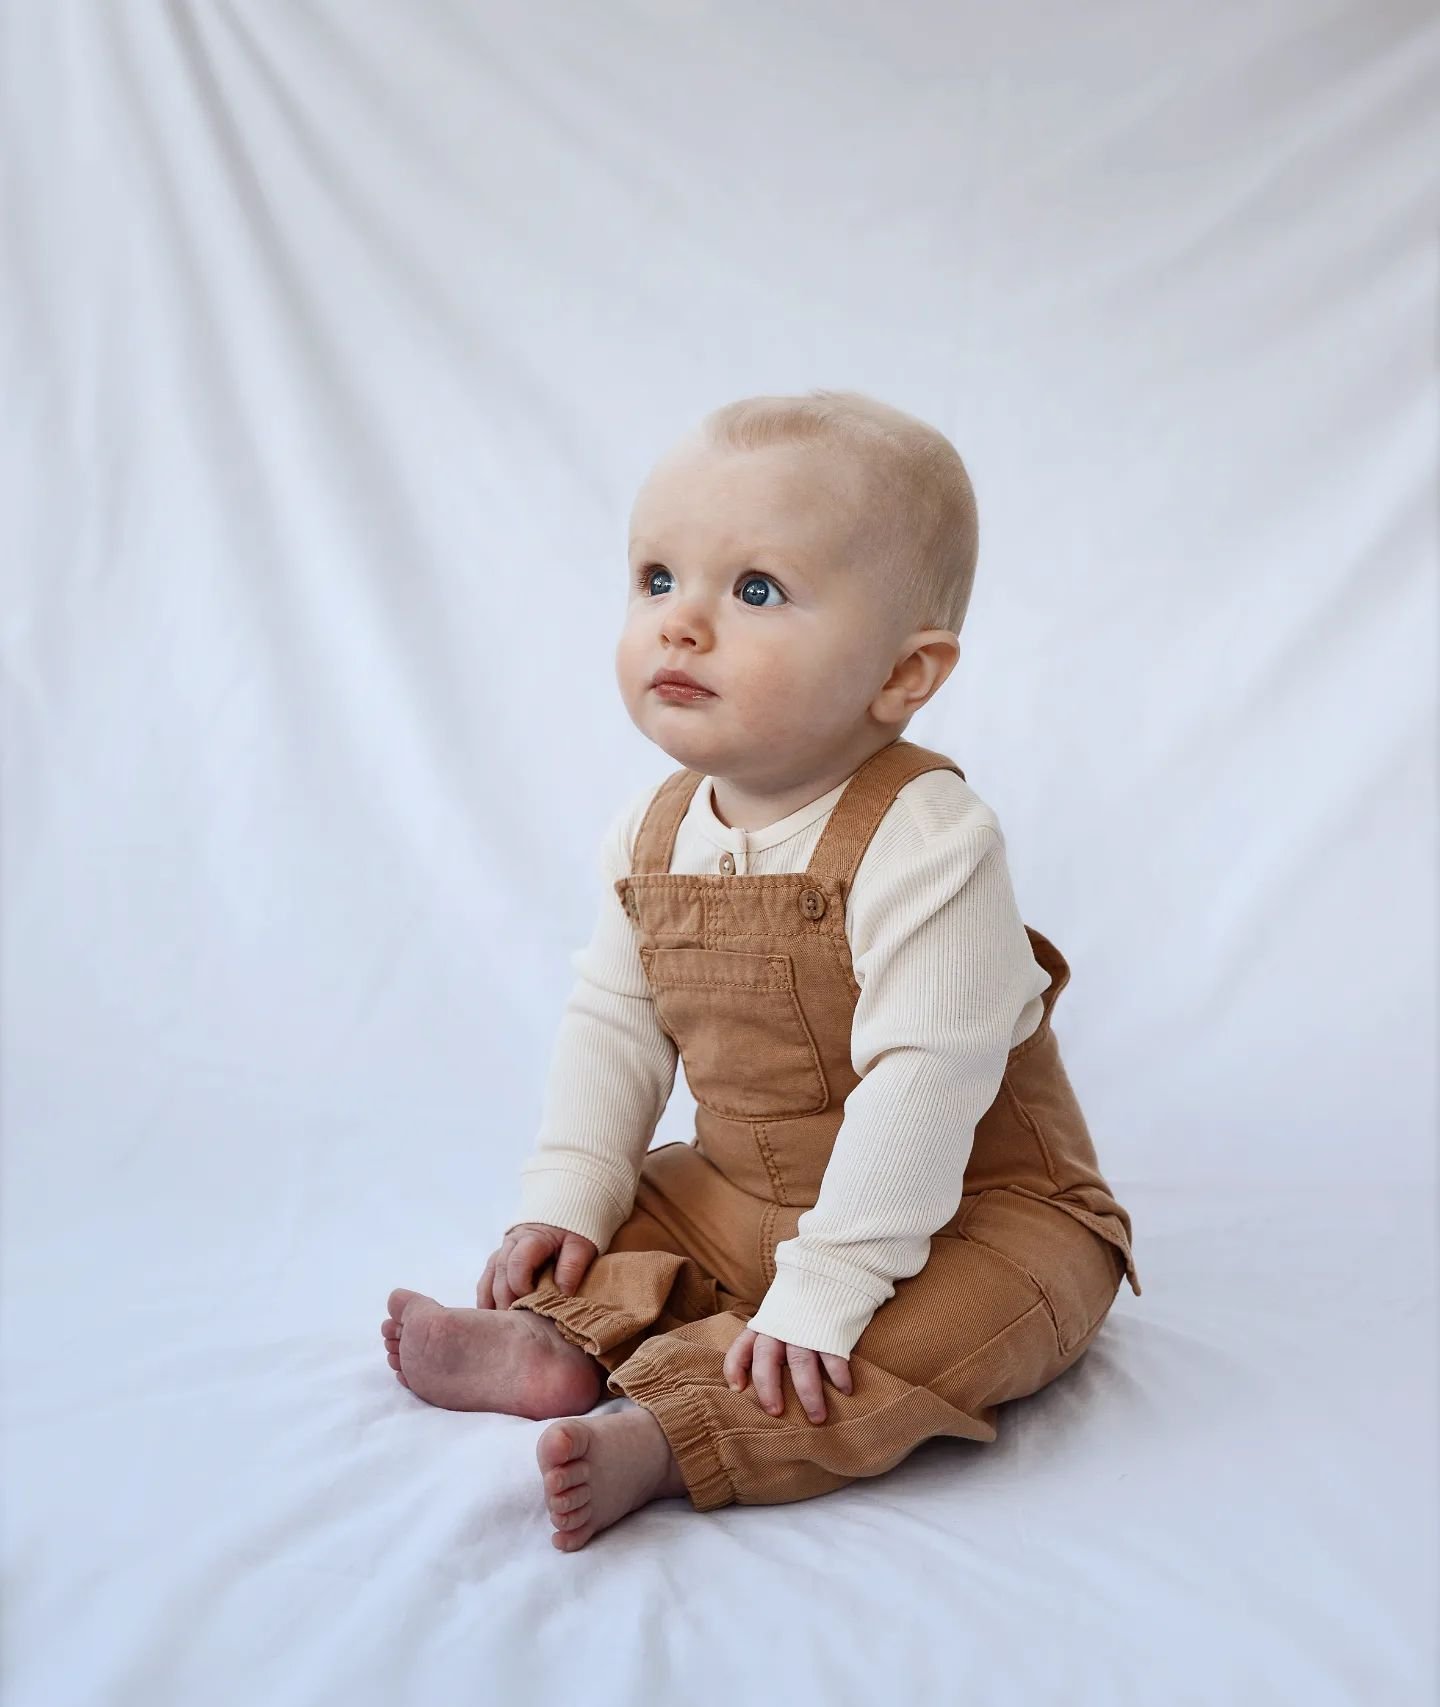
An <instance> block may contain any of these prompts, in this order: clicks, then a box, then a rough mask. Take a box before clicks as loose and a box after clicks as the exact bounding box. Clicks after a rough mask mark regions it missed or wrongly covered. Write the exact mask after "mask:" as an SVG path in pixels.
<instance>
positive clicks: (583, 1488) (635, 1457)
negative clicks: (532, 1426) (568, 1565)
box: [535, 1404, 686, 1553]
mask: <svg viewBox="0 0 1440 1707" xmlns="http://www.w3.org/2000/svg"><path fill="white" fill-rule="evenodd" d="M535 1457H536V1460H537V1462H538V1463H539V1465H540V1469H541V1471H542V1472H543V1475H544V1481H545V1503H546V1505H547V1506H548V1507H549V1509H550V1521H551V1523H553V1524H554V1525H555V1529H556V1533H555V1534H554V1535H552V1536H551V1537H550V1540H551V1543H552V1544H553V1545H554V1546H556V1547H558V1548H559V1549H560V1550H561V1552H564V1553H573V1552H575V1551H576V1550H577V1549H578V1548H580V1547H583V1546H584V1545H585V1543H586V1542H587V1541H588V1540H589V1539H590V1538H591V1536H592V1535H594V1534H596V1533H597V1531H599V1530H601V1529H606V1528H608V1527H609V1526H610V1525H611V1524H612V1523H615V1522H618V1520H619V1519H620V1518H622V1517H624V1516H626V1514H627V1513H629V1512H632V1511H635V1510H636V1509H637V1508H638V1507H640V1506H642V1505H645V1504H647V1503H648V1502H649V1501H650V1500H658V1499H666V1498H670V1497H675V1496H680V1495H684V1494H685V1493H686V1488H685V1479H684V1477H683V1476H681V1474H680V1466H679V1465H678V1464H677V1463H676V1462H675V1454H674V1453H673V1452H672V1451H671V1450H670V1442H669V1441H668V1440H666V1438H665V1431H664V1430H663V1429H662V1428H661V1427H660V1424H659V1423H658V1422H657V1421H656V1420H655V1417H654V1416H653V1414H652V1413H651V1412H649V1411H647V1410H646V1409H645V1407H644V1406H643V1405H635V1404H627V1405H626V1406H625V1408H624V1409H623V1410H619V1411H614V1412H612V1413H611V1414H610V1415H608V1416H603V1417H592V1418H589V1419H587V1420H584V1421H582V1420H581V1419H580V1418H579V1417H566V1419H565V1421H564V1422H557V1423H552V1424H551V1426H550V1427H549V1428H547V1429H546V1430H545V1432H544V1434H542V1435H541V1436H540V1440H539V1442H538V1444H537V1445H536V1448H535Z"/></svg>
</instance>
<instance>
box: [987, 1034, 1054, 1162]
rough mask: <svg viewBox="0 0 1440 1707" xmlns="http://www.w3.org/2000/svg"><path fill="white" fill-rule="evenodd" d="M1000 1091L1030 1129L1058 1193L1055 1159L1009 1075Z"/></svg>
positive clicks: (1002, 1080) (1038, 1123)
mask: <svg viewBox="0 0 1440 1707" xmlns="http://www.w3.org/2000/svg"><path fill="white" fill-rule="evenodd" d="M1021 1048H1022V1049H1023V1048H1024V1044H1022V1045H1021ZM1000 1090H1001V1092H1002V1094H1003V1095H1004V1096H1005V1097H1007V1098H1008V1099H1009V1102H1010V1105H1011V1107H1012V1108H1013V1109H1014V1110H1015V1113H1016V1114H1017V1115H1018V1116H1019V1117H1020V1122H1021V1124H1022V1125H1024V1126H1027V1127H1028V1128H1029V1129H1030V1132H1031V1133H1032V1135H1033V1136H1034V1139H1035V1142H1036V1144H1037V1145H1038V1146H1039V1150H1040V1160H1041V1162H1042V1163H1043V1164H1044V1167H1045V1173H1046V1176H1047V1177H1048V1179H1049V1181H1050V1183H1051V1185H1053V1186H1054V1187H1055V1189H1056V1191H1059V1189H1060V1180H1059V1178H1058V1176H1057V1175H1056V1172H1055V1159H1054V1157H1053V1156H1052V1155H1051V1153H1050V1146H1049V1144H1047V1143H1046V1141H1045V1134H1044V1132H1043V1131H1042V1130H1041V1128H1040V1122H1039V1121H1038V1120H1037V1119H1036V1118H1035V1116H1034V1115H1033V1114H1032V1113H1031V1112H1030V1110H1029V1109H1028V1108H1027V1107H1026V1105H1025V1104H1024V1103H1023V1102H1022V1101H1021V1099H1020V1098H1019V1097H1018V1096H1017V1095H1016V1093H1015V1087H1014V1085H1012V1084H1011V1083H1010V1075H1009V1073H1008V1072H1007V1073H1006V1074H1005V1076H1004V1078H1002V1079H1001V1081H1000Z"/></svg>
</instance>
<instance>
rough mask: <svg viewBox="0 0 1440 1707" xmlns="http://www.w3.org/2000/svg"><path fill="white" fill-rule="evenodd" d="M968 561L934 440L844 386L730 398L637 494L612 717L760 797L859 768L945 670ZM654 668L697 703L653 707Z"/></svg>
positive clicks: (946, 453)
mask: <svg viewBox="0 0 1440 1707" xmlns="http://www.w3.org/2000/svg"><path fill="white" fill-rule="evenodd" d="M977 551H978V526H977V520H976V514H975V496H974V493H973V492H972V490H971V487H970V480H969V476H968V475H967V474H966V472H965V465H964V463H963V462H961V460H960V457H959V455H958V453H957V452H956V450H955V447H954V446H953V445H952V444H951V443H950V441H949V439H947V438H946V437H945V435H944V434H943V433H940V432H938V431H936V429H935V428H933V427H930V426H927V425H926V424H925V423H924V422H923V421H919V420H916V419H915V417H914V416H912V415H907V414H905V413H904V412H903V411H901V410H899V409H894V408H891V407H890V406H889V405H888V404H884V403H880V402H877V401H876V400H875V399H873V398H870V397H866V396H864V395H862V394H860V393H858V392H850V391H812V392H810V393H809V394H808V395H806V396H803V397H747V398H742V399H741V400H740V401H738V402H735V403H730V404H726V405H725V406H724V407H722V408H719V409H716V410H714V411H712V412H711V413H710V414H709V415H707V416H706V417H705V418H704V420H703V421H702V422H701V423H700V425H699V427H698V428H696V429H695V430H694V431H693V432H691V433H689V434H687V435H686V436H685V437H684V438H683V439H682V440H681V441H680V443H679V444H678V445H676V446H675V447H674V448H673V449H672V450H670V451H668V452H667V453H666V454H665V456H663V457H662V458H661V460H660V462H659V463H658V464H657V465H656V467H655V468H654V469H653V470H652V471H651V473H650V474H649V476H648V477H647V478H646V480H645V482H644V484H643V485H642V486H641V488H640V491H639V493H638V495H637V496H636V499H635V503H634V507H633V509H632V512H631V518H630V560H629V571H630V587H629V595H628V604H627V608H626V618H625V627H624V631H623V633H622V634H621V637H620V643H619V646H618V648H617V650H616V659H615V662H616V673H617V676H618V679H619V683H620V691H621V694H622V696H623V697H624V700H625V706H626V709H627V711H628V712H629V713H630V716H631V718H632V719H633V721H634V722H635V725H636V727H637V728H639V729H640V730H641V731H642V733H644V734H645V735H647V736H648V737H649V738H650V739H651V740H652V741H654V742H655V743H656V745H657V746H659V747H661V748H663V749H664V751H665V752H667V753H668V754H669V755H670V756H671V757H672V758H673V759H675V760H676V761H677V762H678V763H680V764H682V765H685V766H687V767H689V768H690V769H692V770H697V771H700V772H701V773H702V774H708V775H714V776H720V777H728V778H731V779H733V780H734V781H736V782H737V783H738V784H742V785H744V786H747V787H749V788H751V789H754V790H756V791H759V792H779V791H781V790H783V789H784V788H787V787H794V786H795V785H796V784H797V783H800V782H803V781H805V780H806V779H808V778H810V777H820V776H823V775H826V774H829V773H830V772H832V771H834V770H835V769H836V767H837V766H844V765H846V764H847V763H849V762H851V761H853V764H854V765H859V764H861V763H863V761H864V760H865V759H866V758H867V757H869V755H870V754H871V753H872V752H875V751H878V749H879V748H881V747H883V746H885V745H887V744H888V743H889V742H890V741H893V740H895V739H896V738H897V737H898V736H900V735H901V734H903V733H904V730H905V726H906V725H907V724H908V722H909V721H910V718H911V717H912V716H913V715H914V714H915V712H916V711H917V710H919V708H920V706H922V705H923V704H924V703H925V701H926V700H928V699H929V698H930V697H931V695H932V694H933V693H935V691H936V690H937V689H938V688H939V687H940V685H941V683H942V682H944V680H945V678H946V677H947V676H948V675H949V674H950V672H951V670H953V669H954V667H955V664H956V662H957V660H958V659H959V656H960V645H959V639H958V636H959V632H960V629H961V626H962V624H963V623H964V620H965V612H966V609H967V608H968V606H969V603H970V589H971V585H972V583H973V581H974V576H975V561H976V556H977ZM664 670H678V671H684V672H685V673H686V674H688V675H690V676H691V677H693V678H694V679H695V680H696V681H698V682H699V683H701V685H702V686H704V687H706V688H708V689H710V694H709V696H708V697H699V698H693V699H690V700H682V699H680V698H678V697H674V696H671V697H666V696H664V695H662V694H661V693H659V692H657V691H656V690H655V689H654V687H653V686H652V683H653V680H654V678H655V676H656V674H657V672H660V671H664Z"/></svg>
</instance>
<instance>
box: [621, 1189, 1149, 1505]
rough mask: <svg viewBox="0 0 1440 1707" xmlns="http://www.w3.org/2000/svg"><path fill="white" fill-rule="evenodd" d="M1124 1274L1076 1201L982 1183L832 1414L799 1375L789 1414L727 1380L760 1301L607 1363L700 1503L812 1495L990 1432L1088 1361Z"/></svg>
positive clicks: (888, 1315)
mask: <svg viewBox="0 0 1440 1707" xmlns="http://www.w3.org/2000/svg"><path fill="white" fill-rule="evenodd" d="M1122 1272H1123V1271H1122V1269H1121V1266H1120V1261H1119V1257H1118V1254H1116V1253H1115V1252H1114V1250H1113V1247H1112V1246H1110V1245H1109V1244H1107V1243H1106V1242H1105V1241H1104V1240H1102V1239H1100V1238H1099V1237H1097V1236H1096V1235H1095V1234H1094V1233H1092V1232H1090V1231H1089V1230H1088V1229H1086V1228H1085V1227H1083V1226H1082V1225H1081V1224H1080V1223H1079V1222H1077V1221H1075V1220H1074V1219H1073V1218H1072V1217H1070V1216H1069V1215H1067V1214H1065V1213H1064V1212H1063V1211H1061V1210H1058V1209H1055V1208H1053V1207H1051V1206H1050V1205H1048V1204H1044V1203H1037V1202H1036V1201H1034V1200H1033V1199H1024V1198H1021V1197H1019V1196H1015V1195H1013V1194H1011V1193H1009V1192H1006V1191H1003V1190H1001V1191H995V1192H985V1193H982V1194H981V1195H980V1197H979V1198H978V1199H977V1200H976V1201H975V1202H974V1203H973V1204H971V1205H970V1206H969V1207H968V1208H967V1210H966V1213H965V1215H964V1216H963V1217H962V1218H961V1220H960V1223H959V1226H958V1230H957V1231H954V1232H950V1233H946V1234H937V1235H936V1237H935V1239H934V1240H933V1241H932V1245H931V1254H930V1259H929V1261H928V1262H927V1263H926V1265H925V1267H924V1268H923V1269H922V1270H921V1271H920V1272H919V1274H917V1275H913V1276H911V1277H910V1278H909V1279H906V1280H902V1281H899V1282H898V1283H897V1284H896V1289H895V1293H894V1296H893V1297H892V1298H891V1299H889V1301H888V1302H887V1303H885V1304H883V1305H882V1306H881V1307H880V1309H879V1310H878V1311H876V1313H875V1315H874V1316H873V1317H872V1319H871V1321H870V1323H869V1324H868V1326H867V1327H866V1329H865V1332H864V1333H863V1334H862V1335H861V1336H860V1339H859V1340H858V1341H857V1342H856V1344H855V1347H854V1349H853V1351H852V1353H851V1357H850V1370H851V1375H852V1378H853V1385H854V1391H853V1392H852V1393H850V1394H845V1393H841V1392H839V1391H838V1390H837V1389H835V1388H834V1387H832V1386H831V1385H830V1384H829V1382H828V1380H827V1381H826V1383H825V1389H824V1391H825V1408H826V1420H825V1421H824V1422H823V1423H812V1422H811V1421H810V1419H809V1418H808V1417H807V1416H806V1414H805V1411H804V1407H803V1406H802V1405H801V1404H800V1401H799V1399H798V1398H797V1397H796V1395H795V1392H794V1387H793V1383H792V1382H791V1379H790V1376H789V1372H788V1370H786V1371H784V1381H783V1385H782V1395H783V1398H784V1401H785V1403H784V1409H783V1410H782V1412H781V1414H780V1415H779V1416H773V1417H772V1416H770V1415H768V1414H767V1413H766V1412H764V1411H762V1410H761V1409H760V1408H759V1406H758V1405H757V1404H756V1402H755V1399H754V1396H753V1387H752V1386H750V1385H747V1387H746V1389H745V1391H744V1392H741V1393H734V1392H732V1391H731V1390H730V1388H729V1386H728V1384H727V1383H726V1381H725V1377H724V1374H723V1373H722V1364H723V1360H724V1357H725V1354H726V1352H727V1351H728V1350H729V1348H730V1346H731V1344H732V1343H733V1342H734V1340H735V1337H736V1336H737V1334H738V1333H739V1332H740V1331H741V1329H742V1328H743V1327H744V1326H745V1322H746V1320H748V1315H749V1314H750V1313H752V1312H751V1311H750V1310H749V1307H748V1306H745V1307H744V1309H743V1311H737V1310H736V1309H735V1308H734V1307H733V1306H732V1307H730V1308H727V1309H722V1310H720V1311H718V1312H716V1313H714V1314H710V1315H706V1316H703V1317H700V1318H698V1319H695V1320H692V1321H688V1322H683V1323H680V1324H679V1325H676V1326H669V1327H664V1328H662V1329H660V1331H657V1332H655V1333H652V1334H650V1335H648V1336H646V1337H644V1338H643V1339H641V1340H638V1341H636V1342H635V1343H633V1344H632V1345H630V1346H629V1347H628V1350H629V1355H628V1357H626V1358H624V1359H623V1361H622V1360H619V1359H615V1360H612V1361H611V1362H609V1363H608V1364H607V1367H609V1368H610V1370H611V1374H610V1378H609V1383H608V1385H609V1390H610V1391H611V1392H623V1393H625V1394H627V1395H628V1396H629V1397H630V1398H631V1399H633V1400H634V1401H635V1402H636V1403H637V1404H642V1405H644V1406H646V1407H647V1409H649V1410H650V1411H652V1412H653V1414H654V1415H655V1417H656V1418H657V1420H658V1421H659V1422H660V1425H661V1427H662V1428H663V1429H664V1431H665V1434H666V1437H667V1439H668V1440H669V1442H670V1445H671V1448H672V1450H673V1451H674V1453H675V1456H676V1460H677V1462H678V1464H679V1466H680V1471H681V1474H682V1476H683V1477H684V1479H685V1483H686V1487H687V1490H688V1491H689V1494H690V1499H691V1503H692V1504H693V1505H694V1507H695V1509H696V1510H699V1511H707V1510H711V1509H713V1508H715V1507H718V1506H723V1505H728V1504H731V1503H732V1502H733V1503H738V1504H742V1505H776V1504H784V1503H787V1502H790V1501H794V1500H801V1499H809V1498H811V1497H813V1496H814V1495H816V1494H821V1493H828V1492H830V1491H832V1490H833V1489H835V1488H839V1487H843V1486H845V1485H846V1484H847V1483H848V1482H852V1481H854V1480H856V1479H857V1478H860V1477H863V1476H875V1475H880V1474H882V1473H883V1472H885V1471H887V1470H890V1469H892V1468H894V1466H895V1465H896V1464H898V1463H899V1462H900V1461H901V1460H902V1459H904V1458H906V1457H908V1455H909V1454H910V1453H911V1452H913V1451H914V1449H915V1448H916V1447H917V1446H919V1445H921V1444H922V1443H923V1442H924V1441H926V1440H930V1439H934V1438H936V1437H937V1436H947V1435H948V1436H951V1437H954V1438H957V1439H964V1440H975V1441H993V1440H994V1439H995V1438H996V1413H997V1409H998V1407H999V1406H1000V1405H1001V1404H1003V1403H1005V1402H1006V1401H1007V1400H1010V1399H1015V1398H1020V1397H1023V1396H1025V1395H1027V1394H1029V1393H1033V1392H1036V1391H1038V1390H1039V1389H1040V1388H1041V1387H1043V1386H1045V1385H1046V1384H1047V1383H1048V1382H1050V1381H1052V1380H1054V1379H1055V1377H1056V1376H1057V1375H1059V1374H1061V1373H1063V1371H1064V1370H1066V1369H1068V1368H1069V1367H1070V1366H1071V1365H1072V1364H1073V1363H1075V1362H1076V1361H1078V1359H1079V1358H1080V1357H1081V1355H1082V1354H1083V1353H1084V1351H1085V1350H1086V1348H1087V1347H1088V1346H1089V1344H1090V1342H1091V1340H1092V1339H1093V1338H1094V1335H1095V1333H1096V1332H1097V1331H1098V1329H1099V1327H1100V1324H1101V1322H1102V1321H1103V1319H1104V1316H1105V1314H1106V1312H1107V1311H1108V1310H1109V1308H1110V1305H1111V1304H1112V1303H1113V1301H1114V1298H1115V1294H1116V1292H1117V1291H1118V1289H1119V1285H1120V1280H1121V1276H1122ZM757 1307H758V1306H757ZM617 1349H618V1348H617Z"/></svg>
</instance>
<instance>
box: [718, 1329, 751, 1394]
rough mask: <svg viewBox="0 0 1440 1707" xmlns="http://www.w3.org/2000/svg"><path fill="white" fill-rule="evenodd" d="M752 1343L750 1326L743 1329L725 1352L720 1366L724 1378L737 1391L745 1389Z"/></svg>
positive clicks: (740, 1391)
mask: <svg viewBox="0 0 1440 1707" xmlns="http://www.w3.org/2000/svg"><path fill="white" fill-rule="evenodd" d="M754 1345H755V1334H754V1332H753V1331H752V1330H751V1329H750V1328H745V1329H743V1330H742V1331H741V1333H740V1334H738V1335H737V1336H736V1338H735V1340H734V1342H733V1343H732V1344H731V1347H730V1349H729V1351H727V1352H726V1353H725V1361H724V1362H723V1363H722V1364H721V1366H720V1368H721V1372H722V1373H723V1375H724V1377H725V1379H726V1380H727V1381H728V1382H729V1383H730V1385H731V1387H732V1388H733V1389H734V1390H735V1392H737V1393H742V1392H744V1390H745V1380H746V1374H747V1372H748V1370H749V1368H750V1354H751V1351H752V1349H753V1347H754Z"/></svg>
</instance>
